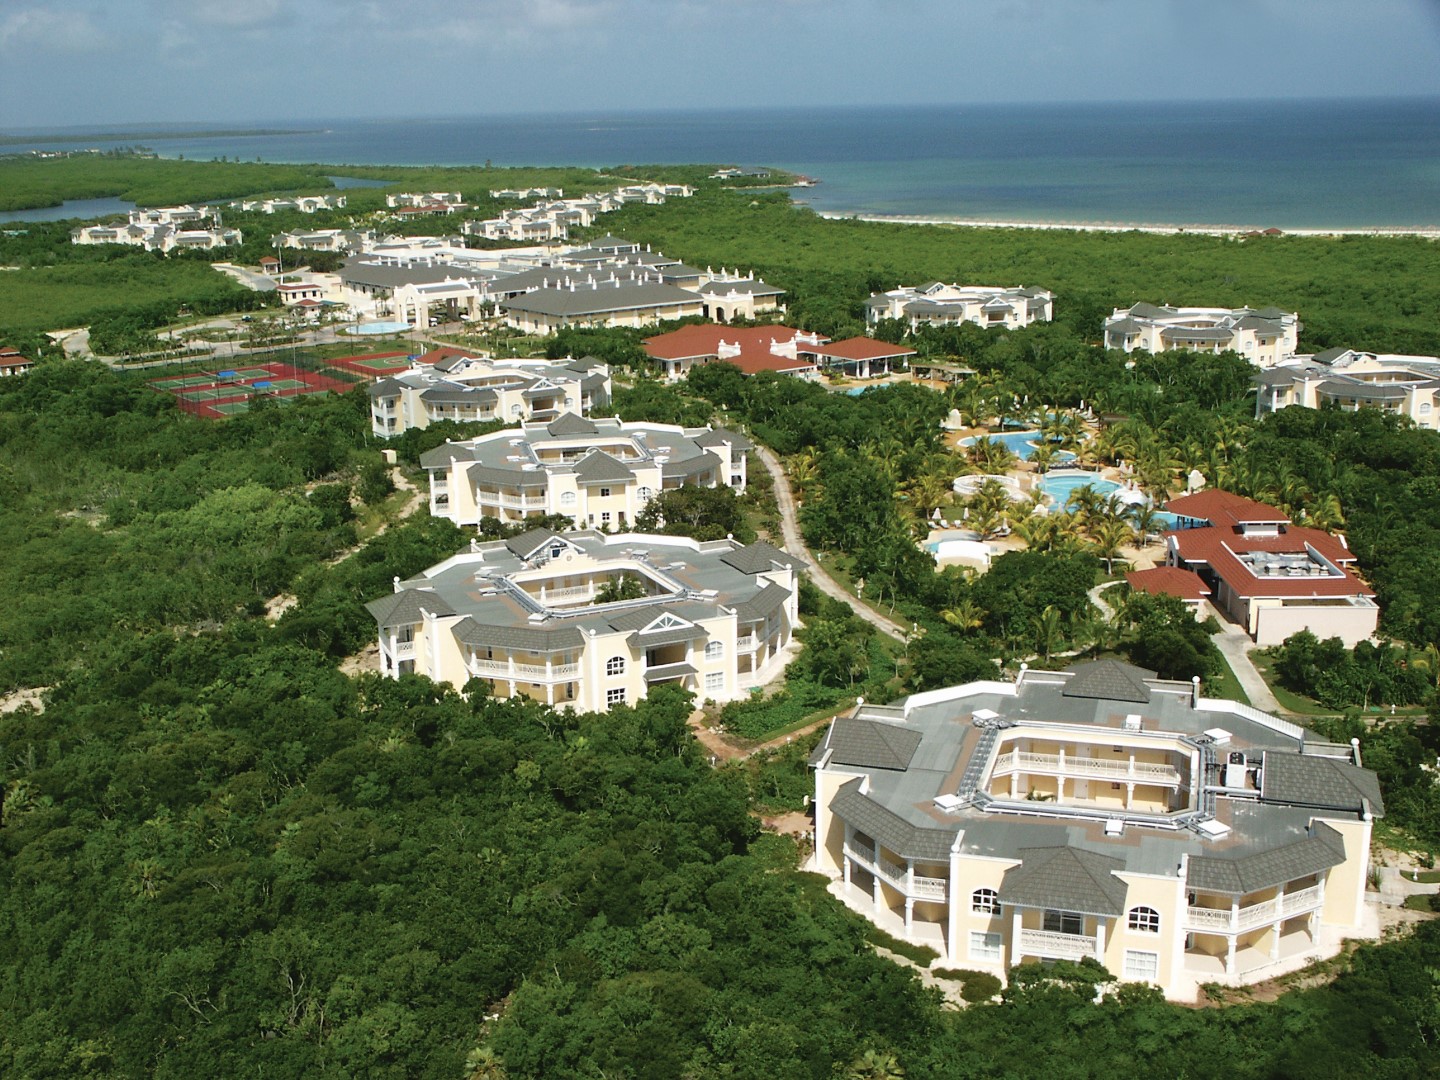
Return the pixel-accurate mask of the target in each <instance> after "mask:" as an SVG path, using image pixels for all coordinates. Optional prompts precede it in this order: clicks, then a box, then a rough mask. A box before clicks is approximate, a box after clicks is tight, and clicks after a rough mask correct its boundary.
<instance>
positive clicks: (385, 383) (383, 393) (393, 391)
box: [369, 379, 405, 398]
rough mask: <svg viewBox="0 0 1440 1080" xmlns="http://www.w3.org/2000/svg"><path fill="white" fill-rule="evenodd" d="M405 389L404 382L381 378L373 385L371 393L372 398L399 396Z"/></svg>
mask: <svg viewBox="0 0 1440 1080" xmlns="http://www.w3.org/2000/svg"><path fill="white" fill-rule="evenodd" d="M404 389H405V384H404V383H401V382H396V381H395V380H394V379H381V380H380V381H379V382H377V383H374V384H372V385H371V387H370V390H369V393H370V396H371V397H372V398H386V397H399V396H400V392H401V391H402V390H404Z"/></svg>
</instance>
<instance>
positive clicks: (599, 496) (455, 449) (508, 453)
mask: <svg viewBox="0 0 1440 1080" xmlns="http://www.w3.org/2000/svg"><path fill="white" fill-rule="evenodd" d="M750 446H751V444H750V441H749V440H748V439H746V438H745V437H744V436H743V435H740V434H738V433H736V432H733V431H727V430H726V429H724V428H708V427H705V428H682V427H678V426H676V425H673V424H650V423H624V422H622V421H620V420H611V419H585V418H583V417H581V416H578V415H576V414H575V413H573V412H572V413H565V414H563V415H561V416H558V417H557V418H556V419H554V420H551V421H550V422H549V423H543V422H528V423H522V424H521V425H520V427H519V428H518V429H516V428H509V429H506V430H504V431H496V432H492V433H491V434H489V435H482V436H480V437H479V438H476V439H470V440H467V441H465V442H447V443H446V444H445V445H444V446H438V447H436V448H435V449H434V450H430V451H427V452H426V453H425V454H423V455H422V456H421V458H420V464H421V465H422V466H424V468H425V470H426V472H427V473H428V474H429V476H430V512H431V513H432V514H434V515H435V516H436V517H443V518H448V519H449V520H451V521H453V522H455V524H457V525H474V524H476V523H478V522H479V521H480V519H481V518H498V519H499V520H501V521H505V522H519V521H524V520H525V519H526V518H528V517H538V516H540V515H542V514H563V515H564V516H566V517H568V518H570V519H571V520H572V521H574V522H575V524H576V526H577V527H579V528H598V529H601V530H603V531H606V532H610V531H619V532H625V531H627V530H628V529H630V528H631V527H632V526H633V525H634V523H635V518H636V515H638V514H639V513H640V511H641V510H643V509H644V508H645V507H646V505H647V504H648V503H649V502H650V500H651V499H653V498H654V497H655V496H656V495H657V494H659V493H660V492H661V491H666V490H669V489H671V488H678V487H680V486H682V485H684V484H691V485H695V486H699V487H719V486H721V485H724V486H726V487H731V488H734V489H735V490H736V491H744V490H745V482H746V461H745V452H746V451H747V450H749V449H750Z"/></svg>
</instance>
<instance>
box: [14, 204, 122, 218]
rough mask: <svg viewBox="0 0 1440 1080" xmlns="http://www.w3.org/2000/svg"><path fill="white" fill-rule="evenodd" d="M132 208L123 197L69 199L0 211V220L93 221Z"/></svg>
mask: <svg viewBox="0 0 1440 1080" xmlns="http://www.w3.org/2000/svg"><path fill="white" fill-rule="evenodd" d="M134 209H135V204H134V203H133V202H126V201H125V200H124V199H71V200H69V201H68V202H63V203H61V204H60V205H59V206H42V207H40V208H39V209H36V210H5V211H3V212H0V221H64V220H65V219H66V218H81V219H83V220H85V221H93V220H95V219H96V218H103V217H113V216H114V215H116V214H128V213H129V212H130V211H131V210H134Z"/></svg>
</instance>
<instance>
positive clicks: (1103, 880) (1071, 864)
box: [1000, 847, 1125, 918]
mask: <svg viewBox="0 0 1440 1080" xmlns="http://www.w3.org/2000/svg"><path fill="white" fill-rule="evenodd" d="M1124 868H1125V860H1124V859H1112V858H1111V857H1110V856H1108V855H1097V854H1095V853H1094V852H1092V851H1084V850H1082V849H1080V848H1071V847H1034V848H1021V849H1020V865H1019V866H1014V867H1011V868H1010V869H1009V870H1007V871H1005V877H1004V878H1003V879H1002V880H1001V882H1000V902H1001V903H1002V904H1008V905H1010V906H1012V907H1026V908H1045V909H1049V910H1053V911H1075V912H1079V913H1081V914H1083V915H1099V916H1102V917H1105V918H1114V917H1115V916H1117V915H1119V914H1120V913H1121V912H1122V911H1124V910H1125V883H1124V882H1123V881H1121V880H1120V879H1119V878H1117V877H1116V876H1115V873H1114V872H1115V871H1116V870H1123V869H1124Z"/></svg>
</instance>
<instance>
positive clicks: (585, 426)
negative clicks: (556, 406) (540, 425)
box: [545, 413, 600, 436]
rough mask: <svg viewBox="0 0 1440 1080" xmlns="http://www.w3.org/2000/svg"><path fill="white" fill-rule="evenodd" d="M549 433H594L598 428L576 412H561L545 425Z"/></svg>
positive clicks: (558, 434) (556, 434)
mask: <svg viewBox="0 0 1440 1080" xmlns="http://www.w3.org/2000/svg"><path fill="white" fill-rule="evenodd" d="M545 430H546V431H548V432H549V433H550V434H551V435H555V436H561V435H595V434H598V433H599V431H600V429H599V428H598V427H596V426H595V425H594V423H592V422H591V421H589V420H586V419H585V418H584V417H583V416H581V415H579V414H578V413H561V414H560V415H559V416H558V417H556V418H555V419H554V420H552V421H550V423H548V424H547V425H545Z"/></svg>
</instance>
